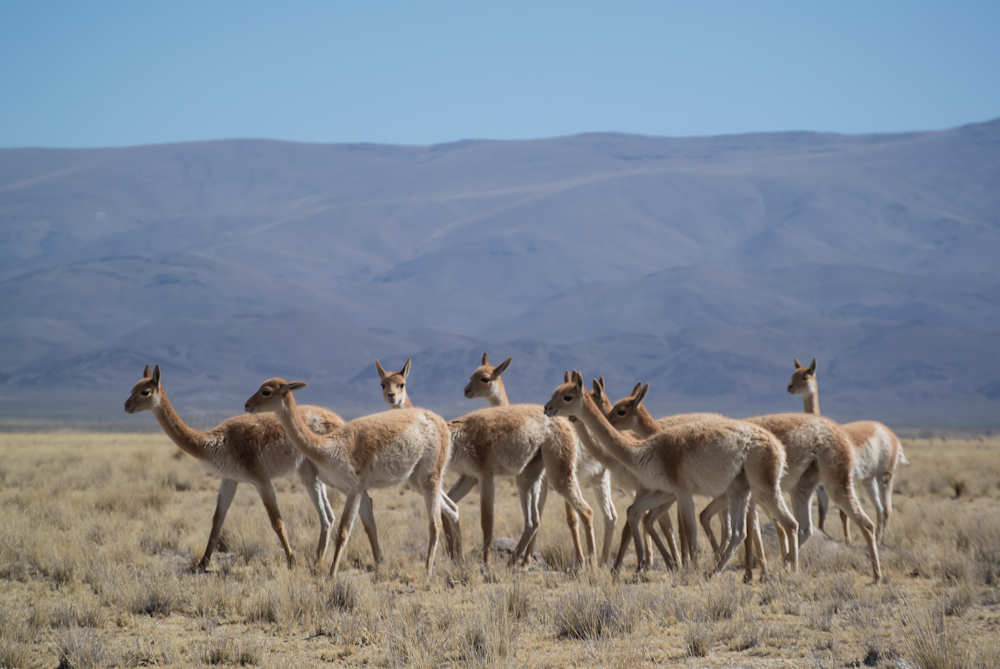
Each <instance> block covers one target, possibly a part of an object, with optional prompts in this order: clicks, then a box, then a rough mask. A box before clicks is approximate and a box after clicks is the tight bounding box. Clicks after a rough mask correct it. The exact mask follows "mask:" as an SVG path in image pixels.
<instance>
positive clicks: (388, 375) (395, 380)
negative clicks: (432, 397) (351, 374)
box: [375, 358, 413, 409]
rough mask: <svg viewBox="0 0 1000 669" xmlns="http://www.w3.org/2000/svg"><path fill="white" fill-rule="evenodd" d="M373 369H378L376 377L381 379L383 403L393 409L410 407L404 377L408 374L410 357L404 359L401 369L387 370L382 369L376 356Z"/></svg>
mask: <svg viewBox="0 0 1000 669" xmlns="http://www.w3.org/2000/svg"><path fill="white" fill-rule="evenodd" d="M375 369H376V370H377V371H378V378H379V379H380V380H381V381H382V397H383V398H384V399H385V403H386V404H388V405H389V406H391V407H392V408H393V409H402V408H403V407H412V406H413V404H412V403H411V402H410V398H409V397H407V395H406V377H407V376H409V375H410V359H409V358H407V359H406V364H405V365H403V369H401V370H399V371H398V372H387V371H385V370H384V369H382V365H381V363H379V361H378V358H376V359H375Z"/></svg>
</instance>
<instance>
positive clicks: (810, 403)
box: [802, 390, 819, 416]
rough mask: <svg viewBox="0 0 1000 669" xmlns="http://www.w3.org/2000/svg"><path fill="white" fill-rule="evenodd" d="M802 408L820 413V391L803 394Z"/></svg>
mask: <svg viewBox="0 0 1000 669" xmlns="http://www.w3.org/2000/svg"><path fill="white" fill-rule="evenodd" d="M802 408H803V409H804V410H805V412H806V413H811V414H815V415H817V416H818V415H819V391H818V390H817V392H814V393H809V394H808V395H803V396H802Z"/></svg>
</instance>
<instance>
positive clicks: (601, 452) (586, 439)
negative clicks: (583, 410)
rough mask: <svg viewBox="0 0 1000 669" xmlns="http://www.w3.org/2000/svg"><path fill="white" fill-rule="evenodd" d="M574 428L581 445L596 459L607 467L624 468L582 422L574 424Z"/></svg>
mask: <svg viewBox="0 0 1000 669" xmlns="http://www.w3.org/2000/svg"><path fill="white" fill-rule="evenodd" d="M573 428H574V429H575V430H576V436H577V437H579V438H580V443H582V444H583V447H584V448H586V449H587V452H588V453H590V454H591V455H592V456H594V459H595V460H597V461H598V462H600V463H601V464H602V465H604V466H605V467H608V468H609V469H611V468H618V467H621V466H622V461H621V460H619V459H618V458H616V457H615V456H614V454H613V453H611V451H609V450H608V449H606V448H604V446H602V445H601V443H600V442H599V441H597V439H595V438H594V435H592V434H591V433H590V430H588V429H587V427H586V426H585V425H584V424H583V422H582V421H579V420H578V421H576V422H575V423H573Z"/></svg>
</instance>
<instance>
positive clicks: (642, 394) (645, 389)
mask: <svg viewBox="0 0 1000 669" xmlns="http://www.w3.org/2000/svg"><path fill="white" fill-rule="evenodd" d="M648 392H649V384H648V383H647V384H646V385H644V386H643V387H642V389H640V390H639V394H638V395H636V396H635V398H634V399H633V400H632V406H634V407H638V406H639V405H640V404H642V400H643V399H645V397H646V393H648Z"/></svg>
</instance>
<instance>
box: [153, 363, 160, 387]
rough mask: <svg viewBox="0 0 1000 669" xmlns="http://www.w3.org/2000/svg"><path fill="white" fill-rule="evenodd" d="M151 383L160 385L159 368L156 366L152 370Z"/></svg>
mask: <svg viewBox="0 0 1000 669" xmlns="http://www.w3.org/2000/svg"><path fill="white" fill-rule="evenodd" d="M153 383H155V384H156V385H160V366H159V365H157V366H156V368H155V369H154V370H153Z"/></svg>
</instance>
